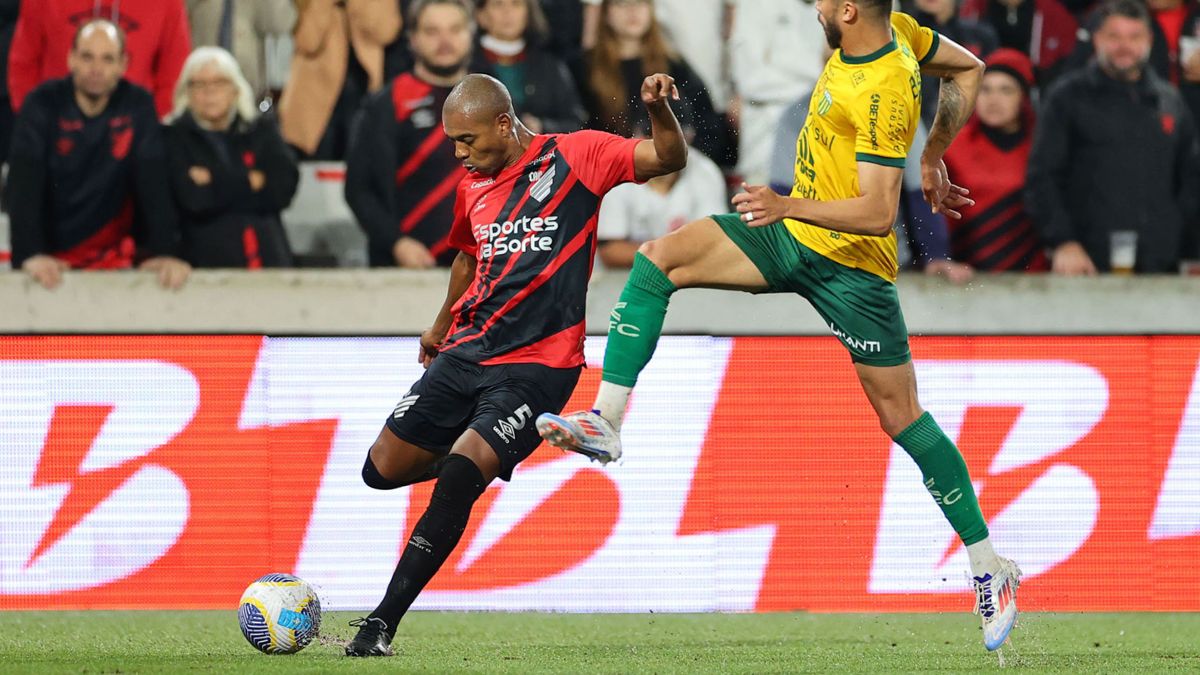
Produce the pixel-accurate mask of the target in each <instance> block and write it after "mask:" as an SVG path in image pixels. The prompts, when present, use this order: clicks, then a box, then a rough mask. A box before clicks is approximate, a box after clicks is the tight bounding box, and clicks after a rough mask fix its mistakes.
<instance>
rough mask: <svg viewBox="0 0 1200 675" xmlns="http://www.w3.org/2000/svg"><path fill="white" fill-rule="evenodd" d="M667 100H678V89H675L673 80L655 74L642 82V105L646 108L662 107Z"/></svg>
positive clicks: (668, 76)
mask: <svg viewBox="0 0 1200 675" xmlns="http://www.w3.org/2000/svg"><path fill="white" fill-rule="evenodd" d="M668 99H670V100H672V101H678V100H679V89H677V88H676V87H675V78H673V77H671V76H670V75H664V74H663V73H655V74H653V75H651V76H650V77H647V78H646V79H644V80H642V103H645V104H646V105H647V106H654V105H664V104H666V102H667V100H668Z"/></svg>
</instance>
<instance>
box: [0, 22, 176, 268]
mask: <svg viewBox="0 0 1200 675" xmlns="http://www.w3.org/2000/svg"><path fill="white" fill-rule="evenodd" d="M68 61H69V65H70V70H71V75H70V76H69V77H67V78H64V79H62V80H51V81H49V82H46V83H43V84H42V85H41V86H39V87H38V88H37V89H35V90H34V91H33V93H32V94H31V95H30V96H29V98H27V99H26V101H25V104H24V106H23V107H22V108H21V113H20V115H19V116H18V117H17V122H16V126H15V129H14V131H13V143H12V156H11V160H10V161H11V164H10V170H9V181H8V186H7V189H8V203H9V204H10V205H11V206H10V218H11V225H12V249H13V251H12V253H13V267H14V268H17V269H23V270H25V272H26V273H28V274H29V275H30V276H31V277H33V278H34V279H35V280H36V281H37V282H38V283H40V284H42V285H43V286H45V287H46V288H54V287H55V286H57V285H58V283H59V282H60V281H61V275H62V272H63V271H64V270H66V269H70V268H76V269H123V268H128V267H131V266H132V265H133V263H134V259H135V253H136V251H135V244H136V246H137V247H138V248H140V249H142V251H143V252H144V255H146V256H149V257H148V258H147V259H145V260H143V261H142V263H141V265H140V267H141V269H145V270H151V271H155V272H157V273H158V276H159V281H160V282H161V283H162V284H163V286H166V287H168V288H178V287H179V286H181V285H183V283H184V281H185V280H186V279H187V276H188V274H189V273H190V271H191V268H190V267H189V266H188V264H187V263H185V262H183V261H182V260H179V259H178V258H176V257H174V253H175V250H176V246H177V239H178V226H177V221H176V216H175V210H174V208H173V205H172V203H171V195H170V191H169V189H168V187H167V182H166V180H165V179H164V177H165V174H166V171H165V169H166V153H165V149H164V146H163V142H162V135H161V130H160V129H159V125H158V119H157V115H156V114H155V110H154V100H153V99H152V98H151V96H150V94H149V92H147V91H145V90H144V89H141V88H139V87H137V86H135V85H133V84H130V83H129V82H127V81H125V80H124V79H122V75H123V74H124V72H125V66H126V65H127V63H128V55H127V54H126V53H125V42H124V36H123V35H122V34H121V31H120V29H119V28H117V27H116V26H115V25H113V24H112V23H110V22H108V21H104V20H95V21H90V22H88V23H86V24H84V25H83V26H81V27H80V28H79V30H78V32H77V33H76V35H75V40H74V42H73V43H72V47H71V53H70V55H69V59H68Z"/></svg>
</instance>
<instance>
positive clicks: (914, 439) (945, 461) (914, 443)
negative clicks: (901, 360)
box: [896, 413, 988, 546]
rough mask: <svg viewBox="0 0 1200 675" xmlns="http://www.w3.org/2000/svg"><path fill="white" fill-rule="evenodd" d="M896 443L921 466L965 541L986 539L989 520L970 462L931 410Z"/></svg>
mask: <svg viewBox="0 0 1200 675" xmlns="http://www.w3.org/2000/svg"><path fill="white" fill-rule="evenodd" d="M896 442H897V443H899V444H900V447H902V448H904V450H905V451H906V452H908V454H909V456H911V457H912V458H913V461H915V462H916V463H917V466H918V467H920V468H921V476H922V477H923V478H924V479H925V488H926V489H927V490H929V494H931V495H933V500H934V501H935V502H937V504H938V506H940V507H941V509H942V513H943V514H945V516H946V520H948V521H950V525H951V526H953V527H954V531H955V532H957V533H958V536H959V537H960V538H962V541H963V544H964V545H967V546H969V545H971V544H974V543H976V542H979V541H983V540H984V539H987V536H988V529H987V523H985V522H984V520H983V512H982V511H980V510H979V500H978V499H976V497H975V488H974V487H973V486H972V485H971V477H970V475H968V474H967V463H966V462H964V461H963V457H962V453H960V452H959V451H958V448H956V447H954V442H953V441H951V440H950V438H949V437H947V436H946V434H945V432H943V431H942V429H941V427H939V426H938V425H937V422H934V421H933V417H932V416H931V415H930V414H929V413H925V414H923V415H921V416H920V417H918V418H917V421H916V422H913V423H912V424H910V425H908V428H907V429H905V430H904V431H901V432H900V434H899V435H898V436H896Z"/></svg>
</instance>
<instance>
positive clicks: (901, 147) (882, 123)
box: [850, 82, 919, 169]
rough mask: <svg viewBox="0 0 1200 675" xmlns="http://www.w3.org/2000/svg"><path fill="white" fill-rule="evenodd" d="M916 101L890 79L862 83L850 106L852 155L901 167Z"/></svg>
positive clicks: (873, 162)
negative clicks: (852, 125)
mask: <svg viewBox="0 0 1200 675" xmlns="http://www.w3.org/2000/svg"><path fill="white" fill-rule="evenodd" d="M906 88H908V87H907V86H906ZM918 104H919V100H918V99H917V98H916V97H914V96H913V94H912V92H911V91H901V90H900V88H899V87H898V86H896V85H894V84H892V83H890V82H883V83H881V84H880V85H878V86H874V87H863V88H862V91H861V92H860V93H859V95H858V96H857V97H856V98H855V100H854V103H853V105H852V106H851V109H850V116H851V118H852V119H853V120H854V159H855V160H857V161H859V162H870V163H872V164H882V165H883V166H892V167H896V168H899V169H903V168H904V158H905V157H906V156H907V155H908V147H907V146H908V138H909V136H910V134H909V131H910V127H911V126H912V125H913V124H916V123H917V122H916V121H917V119H918V114H917V113H918V111H917V110H916V107H917V106H918Z"/></svg>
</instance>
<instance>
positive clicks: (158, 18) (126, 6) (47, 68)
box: [8, 0, 192, 115]
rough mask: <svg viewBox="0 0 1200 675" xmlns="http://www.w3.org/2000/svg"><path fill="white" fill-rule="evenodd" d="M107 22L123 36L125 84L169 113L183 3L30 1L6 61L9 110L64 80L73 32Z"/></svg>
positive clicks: (183, 39)
mask: <svg viewBox="0 0 1200 675" xmlns="http://www.w3.org/2000/svg"><path fill="white" fill-rule="evenodd" d="M93 18H102V19H109V20H110V21H112V22H113V23H114V24H116V25H117V26H118V27H120V28H121V30H122V31H123V33H124V34H125V36H126V40H127V45H126V53H127V58H128V62H129V69H128V72H127V73H126V74H125V79H127V80H129V81H130V82H131V83H133V84H136V85H139V86H141V87H144V88H146V89H149V90H150V93H151V94H152V95H153V96H154V103H155V107H156V109H157V110H158V114H159V115H165V114H167V113H168V112H170V110H171V97H172V95H173V93H174V90H175V80H176V78H178V77H179V69H180V68H182V67H183V61H184V59H186V58H187V55H188V52H190V51H191V50H192V46H191V39H190V38H189V37H188V27H187V14H186V13H185V12H184V9H183V0H28V1H27V2H24V3H22V6H21V15H20V18H19V19H17V30H16V33H15V34H14V35H13V42H12V52H11V53H10V54H9V57H8V88H9V95H10V96H11V97H12V103H13V109H14V110H20V109H21V104H22V103H23V102H24V101H25V97H26V96H27V95H29V92H31V91H33V88H34V87H36V86H37V85H38V84H40V83H42V82H45V81H46V80H49V79H53V78H60V77H63V76H65V75H66V74H67V69H66V65H67V64H66V60H65V59H63V54H66V53H67V52H69V51H70V50H71V47H72V45H73V42H72V40H73V39H74V36H75V33H76V30H77V29H78V28H79V26H80V25H81V24H83V23H85V22H87V21H88V20H90V19H93Z"/></svg>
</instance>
